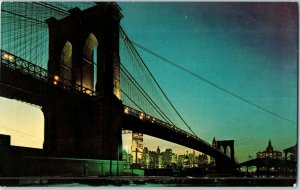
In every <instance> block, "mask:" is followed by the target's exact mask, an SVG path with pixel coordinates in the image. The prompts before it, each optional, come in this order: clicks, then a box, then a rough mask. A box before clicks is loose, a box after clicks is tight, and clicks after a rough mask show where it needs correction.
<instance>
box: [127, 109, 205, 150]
mask: <svg viewBox="0 0 300 190" xmlns="http://www.w3.org/2000/svg"><path fill="white" fill-rule="evenodd" d="M124 113H125V114H128V115H132V116H134V117H137V118H139V119H140V120H146V121H150V122H151V123H155V124H158V125H160V126H162V127H166V128H169V129H171V130H173V131H175V132H177V133H182V134H184V135H185V136H186V137H187V138H193V139H196V140H198V141H201V142H203V143H205V144H206V145H208V146H211V145H210V144H209V143H207V142H205V141H204V140H202V139H200V138H199V137H197V136H195V135H192V134H190V133H188V132H186V131H184V130H182V129H180V128H178V127H176V126H174V125H171V124H169V123H167V122H165V121H162V120H160V119H157V118H155V117H152V116H150V115H147V114H145V113H143V112H141V111H138V110H136V109H134V108H131V107H128V106H126V107H125V108H124Z"/></svg>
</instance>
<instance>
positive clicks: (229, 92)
mask: <svg viewBox="0 0 300 190" xmlns="http://www.w3.org/2000/svg"><path fill="white" fill-rule="evenodd" d="M126 40H129V39H128V38H127V39H126ZM130 42H131V43H132V44H133V45H134V46H136V47H138V48H140V49H142V50H144V51H145V52H147V53H149V54H151V55H153V56H155V57H156V58H158V59H160V60H162V61H164V62H165V63H168V64H170V65H172V66H173V67H176V68H177V69H179V70H182V71H184V72H186V73H188V74H189V75H192V76H194V77H195V78H197V79H199V80H201V81H203V82H205V83H207V84H209V85H211V86H213V87H215V88H217V89H218V90H221V91H223V92H225V93H226V94H229V95H231V96H233V97H235V98H237V99H239V100H241V101H243V102H245V103H247V104H249V105H252V106H253V107H256V108H258V109H260V110H262V111H264V112H266V113H269V114H271V115H273V116H276V117H278V118H280V119H283V120H285V121H288V122H290V123H293V124H297V123H296V122H295V121H293V120H290V119H288V118H286V117H283V116H281V115H279V114H277V113H275V112H273V111H270V110H268V109H266V108H264V107H262V106H260V105H258V104H255V103H253V102H251V101H249V100H247V99H245V98H243V97H241V96H239V95H237V94H235V93H233V92H231V91H229V90H227V89H225V88H223V87H221V86H219V85H217V84H215V83H213V82H211V81H209V80H207V79H205V78H203V77H201V76H200V75H198V74H196V73H194V72H192V71H190V70H188V69H186V68H184V67H182V66H180V65H178V64H176V63H174V62H172V61H170V60H168V59H167V58H165V57H163V56H161V55H159V54H157V53H155V52H153V51H151V50H149V49H147V48H145V47H143V46H142V45H140V44H138V43H136V42H133V41H130Z"/></svg>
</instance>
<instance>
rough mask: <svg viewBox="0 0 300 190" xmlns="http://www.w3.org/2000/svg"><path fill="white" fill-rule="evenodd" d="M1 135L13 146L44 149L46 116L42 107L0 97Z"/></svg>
mask: <svg viewBox="0 0 300 190" xmlns="http://www.w3.org/2000/svg"><path fill="white" fill-rule="evenodd" d="M0 134H2V135H9V136H10V139H11V142H10V144H11V145H13V146H21V147H32V148H39V149H42V148H43V143H44V115H43V112H42V110H41V107H40V106H37V105H33V104H29V103H24V102H21V101H17V100H13V99H8V98H3V97H0Z"/></svg>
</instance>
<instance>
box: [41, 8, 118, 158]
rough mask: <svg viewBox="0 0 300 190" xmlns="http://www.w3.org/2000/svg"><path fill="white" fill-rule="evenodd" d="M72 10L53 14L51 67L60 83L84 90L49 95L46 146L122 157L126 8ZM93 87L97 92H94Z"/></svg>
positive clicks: (60, 152) (59, 151)
mask: <svg viewBox="0 0 300 190" xmlns="http://www.w3.org/2000/svg"><path fill="white" fill-rule="evenodd" d="M69 12H70V15H69V16H67V17H65V18H63V19H61V20H57V19H55V18H50V19H48V20H47V23H48V27H49V62H48V71H49V75H50V77H52V79H53V83H54V84H55V85H58V86H61V87H64V86H65V85H67V84H69V86H70V84H71V86H72V88H74V89H75V91H81V92H84V93H81V92H80V93H78V95H74V94H72V93H70V94H69V96H66V95H65V94H64V95H60V93H56V94H51V96H49V97H50V98H48V100H47V101H46V102H47V103H46V105H44V106H43V113H44V116H45V137H44V139H45V140H44V150H45V152H46V153H47V154H48V155H49V156H66V157H78V158H93V159H113V160H117V159H118V156H120V153H121V151H120V150H119V149H120V147H121V145H122V139H121V115H122V112H123V106H122V104H121V101H120V100H119V99H120V59H119V23H120V20H121V18H122V15H121V13H120V8H119V7H118V6H117V5H116V4H115V3H109V2H102V3H97V6H94V7H91V8H89V9H86V10H84V11H81V10H80V9H78V8H74V9H71V10H69ZM95 71H96V72H95ZM94 79H96V81H94ZM95 82H96V85H95ZM93 92H96V96H90V95H91V94H92V93H93ZM118 153H119V154H118Z"/></svg>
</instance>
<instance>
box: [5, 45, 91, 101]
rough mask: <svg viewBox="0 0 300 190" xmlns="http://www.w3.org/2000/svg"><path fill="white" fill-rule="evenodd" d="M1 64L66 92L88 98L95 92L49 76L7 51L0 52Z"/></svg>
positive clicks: (63, 79)
mask: <svg viewBox="0 0 300 190" xmlns="http://www.w3.org/2000/svg"><path fill="white" fill-rule="evenodd" d="M1 64H4V65H5V66H6V67H8V68H10V69H13V70H16V71H19V72H22V73H24V74H26V75H30V76H32V77H33V78H35V79H38V80H41V81H43V82H45V83H49V84H51V85H54V86H58V87H60V88H62V89H65V90H68V91H80V92H82V93H84V94H88V95H90V96H95V95H96V92H95V91H94V90H92V89H89V88H86V87H84V86H82V85H80V84H76V83H74V82H71V81H70V80H68V79H66V78H63V77H60V76H58V75H50V74H49V73H48V70H46V69H44V68H42V67H40V66H38V65H35V64H33V63H30V62H28V61H26V60H24V59H22V58H20V57H17V56H15V55H13V54H11V53H9V52H7V51H4V50H1Z"/></svg>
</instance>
